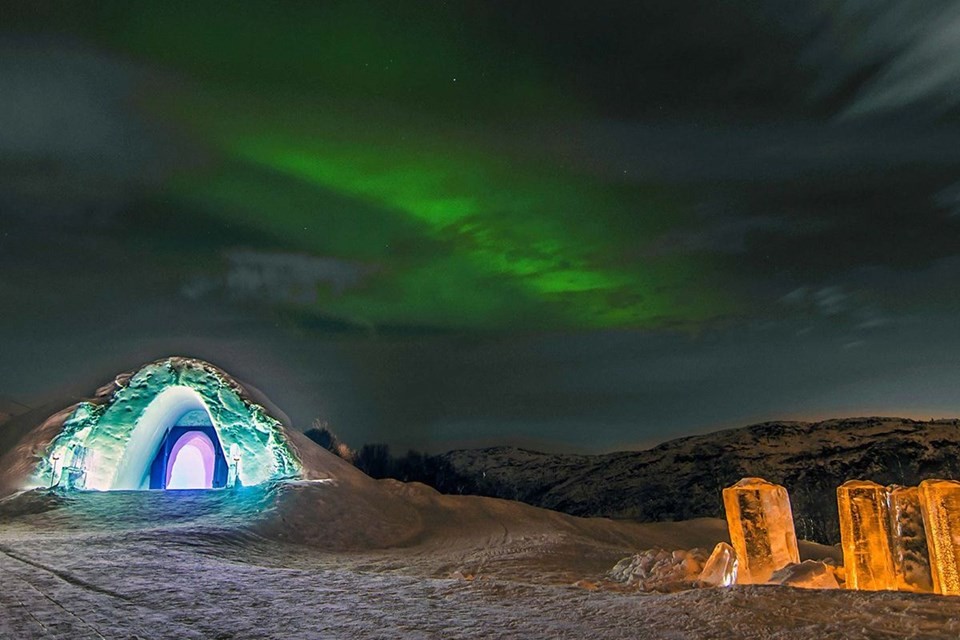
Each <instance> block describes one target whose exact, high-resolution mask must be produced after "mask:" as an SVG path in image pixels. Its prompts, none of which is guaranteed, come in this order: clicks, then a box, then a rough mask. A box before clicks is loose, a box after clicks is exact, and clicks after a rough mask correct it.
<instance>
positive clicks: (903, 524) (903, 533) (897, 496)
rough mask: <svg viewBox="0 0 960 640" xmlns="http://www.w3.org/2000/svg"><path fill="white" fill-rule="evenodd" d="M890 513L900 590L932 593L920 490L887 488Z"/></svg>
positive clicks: (891, 545) (894, 556) (914, 488)
mask: <svg viewBox="0 0 960 640" xmlns="http://www.w3.org/2000/svg"><path fill="white" fill-rule="evenodd" d="M887 507H888V510H889V512H890V553H891V555H892V556H893V569H894V572H895V573H896V577H897V590H898V591H913V592H915V593H930V592H932V591H933V576H931V575H930V559H929V556H928V552H927V534H926V529H925V528H924V526H923V514H922V512H921V509H920V490H919V489H918V488H917V487H900V486H897V485H891V486H889V487H887Z"/></svg>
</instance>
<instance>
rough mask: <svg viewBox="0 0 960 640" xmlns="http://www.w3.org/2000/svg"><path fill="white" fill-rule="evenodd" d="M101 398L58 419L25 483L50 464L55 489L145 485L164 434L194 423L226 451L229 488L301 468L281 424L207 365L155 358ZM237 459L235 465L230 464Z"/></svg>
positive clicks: (38, 480) (42, 475) (45, 479)
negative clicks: (58, 426) (205, 427)
mask: <svg viewBox="0 0 960 640" xmlns="http://www.w3.org/2000/svg"><path fill="white" fill-rule="evenodd" d="M102 398H103V401H101V402H99V403H98V402H96V401H93V402H82V403H80V404H79V405H77V407H76V409H75V410H74V411H73V413H72V414H70V416H69V417H68V418H67V419H66V420H65V421H64V423H63V428H62V430H61V431H60V433H59V434H58V435H57V436H56V437H55V438H54V439H53V441H52V442H51V443H50V445H49V447H48V448H47V451H46V453H45V455H44V458H43V459H42V460H41V461H40V463H39V464H38V466H37V469H36V471H35V472H34V475H33V478H32V480H31V484H32V486H49V484H50V481H51V478H53V477H54V468H55V467H57V468H59V472H58V473H57V474H56V477H57V479H58V483H59V485H60V486H61V487H68V488H70V487H72V488H77V489H100V490H107V489H143V488H148V487H149V479H150V470H151V464H152V462H153V461H154V459H155V457H156V455H157V452H158V449H159V447H160V446H161V444H162V442H163V441H164V438H165V437H166V435H167V434H168V432H169V431H170V430H171V428H172V427H173V426H174V425H177V424H183V423H188V424H193V423H194V422H196V421H199V422H202V423H205V424H208V425H210V426H211V427H212V429H213V431H212V433H215V434H216V438H217V440H218V443H219V446H220V447H222V449H223V450H224V451H230V452H231V457H232V458H233V462H234V464H233V465H232V466H233V467H234V468H233V475H234V478H232V480H233V482H231V484H239V485H255V484H260V483H262V482H265V481H267V480H273V479H281V478H290V477H296V476H297V475H298V474H299V473H300V471H301V466H300V462H299V460H298V458H297V456H296V454H295V452H294V451H293V449H292V448H291V445H290V443H289V442H288V441H287V439H286V437H285V435H284V432H283V429H282V425H281V424H280V423H279V422H278V421H277V420H275V419H274V418H272V417H271V416H269V415H268V414H267V413H266V411H265V410H264V408H263V407H262V406H260V405H258V404H255V403H253V402H251V401H250V400H249V399H247V398H246V397H245V393H244V390H243V389H242V387H241V386H240V385H239V384H238V383H237V382H236V381H234V380H232V379H230V378H229V376H227V374H225V373H224V372H223V371H221V370H219V369H217V368H216V367H214V366H213V365H210V364H208V363H205V362H201V361H199V360H193V359H190V358H167V359H164V360H160V361H157V362H154V363H152V364H149V365H146V366H145V367H143V368H141V369H140V370H139V371H137V372H135V373H133V374H132V375H125V376H121V377H119V378H118V379H117V381H116V383H115V384H114V385H113V386H112V387H110V388H109V391H108V395H107V396H102ZM189 454H190V452H188V455H189ZM241 456H242V460H243V464H239V463H238V462H239V460H240V458H241ZM171 459H172V460H175V459H176V456H174V457H173V458H171ZM170 477H171V476H170V470H168V471H167V478H168V480H169V479H170ZM188 484H189V485H190V486H193V485H195V484H196V482H195V481H194V480H190V481H189V482H188ZM203 485H204V486H207V482H206V478H204V481H203Z"/></svg>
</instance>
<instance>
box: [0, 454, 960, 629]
mask: <svg viewBox="0 0 960 640" xmlns="http://www.w3.org/2000/svg"><path fill="white" fill-rule="evenodd" d="M300 453H301V456H303V457H304V458H306V459H307V466H308V467H313V468H315V469H317V470H318V471H324V472H325V473H326V475H327V476H328V477H327V478H326V480H325V481H324V482H313V483H310V482H300V483H286V484H278V485H263V486H259V487H246V488H243V489H239V490H219V491H168V492H162V491H148V492H124V491H116V492H103V493H101V492H82V493H72V494H66V495H59V494H55V493H51V492H49V491H45V490H37V491H31V492H27V493H22V494H19V495H16V496H13V497H10V498H7V499H4V500H2V501H0V637H2V638H71V639H73V638H151V639H152V638H183V639H192V638H197V639H200V638H203V639H220V640H226V639H239V638H444V639H446V638H676V639H681V638H682V639H698V638H743V639H752V638H757V639H759V638H816V639H818V640H822V639H825V638H849V639H852V640H856V639H872V638H956V637H958V635H960V598H945V597H940V596H933V595H916V594H905V593H866V592H848V591H842V590H833V591H814V590H806V589H794V588H790V587H785V586H751V587H733V588H710V589H706V588H705V589H691V590H686V591H681V592H678V593H671V594H656V593H643V592H638V591H636V590H632V589H627V588H625V587H624V586H623V585H622V584H619V585H614V584H609V583H607V582H605V581H604V578H603V577H604V575H605V574H606V573H607V572H609V571H610V569H611V568H612V567H613V566H614V565H615V564H616V563H617V562H618V561H619V560H621V559H622V558H624V557H627V556H630V555H632V554H634V553H636V552H638V551H641V550H644V549H650V548H656V547H660V548H664V549H691V548H694V547H700V548H711V547H712V546H713V545H714V544H715V543H716V542H718V541H720V540H722V539H724V536H725V527H724V523H723V522H722V521H719V520H712V519H702V520H694V521H688V522H679V523H654V524H635V523H628V522H615V521H611V520H606V519H583V518H575V517H571V516H566V515H563V514H560V513H556V512H552V511H547V510H544V509H538V508H535V507H530V506H527V505H523V504H520V503H516V502H510V501H505V500H495V499H489V498H479V497H459V496H443V495H440V494H438V493H437V492H435V491H433V490H432V489H429V488H428V487H425V486H423V485H419V484H404V483H400V482H396V481H389V480H385V481H374V480H371V479H370V478H367V477H366V476H364V475H363V474H361V473H359V472H358V471H356V470H355V469H353V468H352V467H350V466H349V465H345V464H342V461H339V460H337V459H335V458H334V457H333V456H331V455H329V454H327V453H326V452H324V451H321V450H319V448H314V449H308V448H307V447H306V446H305V445H303V446H302V447H301V451H300ZM834 551H835V550H833V549H832V548H828V547H819V546H816V545H805V544H804V545H801V553H802V555H804V556H805V557H824V556H826V555H830V554H831V553H833V552H834ZM574 585H577V586H574Z"/></svg>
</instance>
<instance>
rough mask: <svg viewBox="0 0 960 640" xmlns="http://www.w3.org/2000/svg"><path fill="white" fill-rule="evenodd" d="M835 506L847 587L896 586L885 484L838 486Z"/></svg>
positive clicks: (878, 588)
mask: <svg viewBox="0 0 960 640" xmlns="http://www.w3.org/2000/svg"><path fill="white" fill-rule="evenodd" d="M837 506H838V507H839V510H840V540H841V543H842V546H843V567H844V570H845V572H846V587H847V589H858V590H863V591H882V590H893V589H896V588H897V578H896V574H895V571H894V565H893V556H892V555H891V553H890V516H889V513H888V510H887V489H886V487H882V486H880V485H879V484H877V483H876V482H869V481H865V480H850V481H849V482H845V483H843V484H842V485H840V486H839V487H837Z"/></svg>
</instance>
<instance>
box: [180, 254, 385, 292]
mask: <svg viewBox="0 0 960 640" xmlns="http://www.w3.org/2000/svg"><path fill="white" fill-rule="evenodd" d="M225 258H226V261H227V272H226V274H225V275H224V276H223V277H222V278H217V277H212V276H201V277H198V278H195V279H193V280H191V281H189V282H188V283H186V284H185V285H184V286H183V287H182V289H181V292H182V293H183V294H184V295H185V296H187V297H188V298H193V299H197V298H200V297H203V296H206V295H209V294H211V293H214V292H217V291H223V292H226V293H227V295H228V296H230V297H232V298H234V299H240V300H256V301H266V302H273V303H289V304H299V305H312V304H314V303H316V302H317V299H318V293H319V291H320V289H321V288H324V287H329V288H330V289H331V290H332V291H333V293H334V294H336V295H341V294H343V293H344V292H345V291H347V290H349V289H352V288H354V287H356V286H358V285H359V284H360V283H361V282H362V281H363V279H364V278H365V277H367V276H368V275H370V274H371V273H373V272H374V271H376V268H375V267H373V266H370V265H365V264H360V263H357V262H351V261H347V260H341V259H339V258H328V257H317V256H311V255H307V254H303V253H282V252H266V251H254V250H250V249H234V250H231V251H228V252H227V253H226V254H225Z"/></svg>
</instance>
